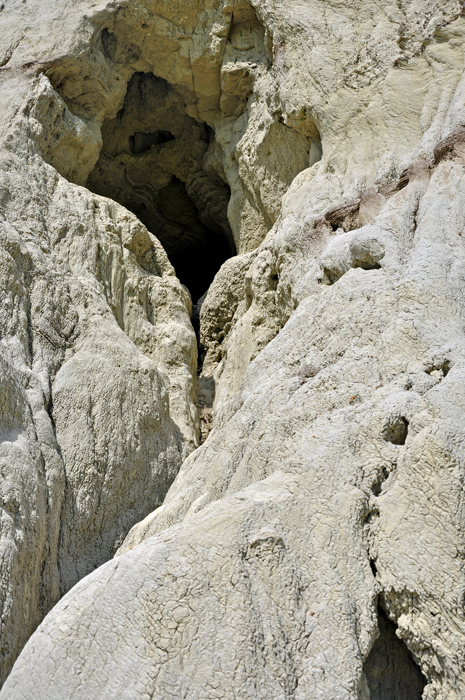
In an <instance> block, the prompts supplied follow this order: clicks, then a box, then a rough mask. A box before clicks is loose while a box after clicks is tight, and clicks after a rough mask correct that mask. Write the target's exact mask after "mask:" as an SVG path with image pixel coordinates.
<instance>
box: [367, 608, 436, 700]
mask: <svg viewBox="0 0 465 700" xmlns="http://www.w3.org/2000/svg"><path fill="white" fill-rule="evenodd" d="M378 626H379V637H378V639H377V640H376V642H375V643H374V645H373V649H372V650H371V651H370V654H369V655H368V658H367V659H366V661H365V663H364V665H363V672H364V674H365V680H366V685H367V686H368V688H367V687H366V685H365V688H364V692H363V691H362V695H361V697H362V698H363V700H365V699H366V700H421V698H422V695H423V689H424V687H425V685H426V680H425V678H424V676H423V674H422V673H421V671H420V669H419V667H418V666H417V664H416V663H415V661H414V660H413V657H412V655H411V653H410V652H409V650H408V649H407V647H406V646H405V644H404V642H403V641H402V640H401V639H399V637H398V636H397V635H396V629H397V628H396V625H395V624H394V623H393V622H391V621H390V620H389V619H388V617H387V615H386V613H385V612H384V610H383V609H382V608H381V607H378ZM367 691H368V694H367Z"/></svg>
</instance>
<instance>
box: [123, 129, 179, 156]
mask: <svg viewBox="0 0 465 700" xmlns="http://www.w3.org/2000/svg"><path fill="white" fill-rule="evenodd" d="M169 141H174V136H173V134H172V133H171V132H170V131H165V130H164V129H157V131H154V132H152V133H151V134H144V133H142V132H141V131H136V133H135V134H134V135H133V136H130V137H129V149H130V151H131V153H145V152H146V151H149V150H150V148H151V147H152V146H161V145H162V144H163V143H168V142H169Z"/></svg>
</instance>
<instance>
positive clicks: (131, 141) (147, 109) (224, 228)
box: [87, 73, 236, 303]
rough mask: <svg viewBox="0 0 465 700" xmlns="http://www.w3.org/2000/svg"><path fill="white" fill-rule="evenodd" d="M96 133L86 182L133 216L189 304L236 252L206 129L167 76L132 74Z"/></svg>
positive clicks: (211, 137) (224, 186) (226, 200)
mask: <svg viewBox="0 0 465 700" xmlns="http://www.w3.org/2000/svg"><path fill="white" fill-rule="evenodd" d="M102 137H103V146H102V151H101V154H100V157H99V160H98V163H97V165H96V166H95V168H94V170H93V172H92V173H91V174H90V175H89V178H88V181H87V186H88V187H89V189H90V190H92V191H94V192H96V193H97V194H101V195H104V196H106V197H110V198H111V199H114V200H115V201H117V202H119V203H120V204H122V205H123V206H125V207H126V208H127V209H129V210H130V211H132V212H133V213H134V214H136V216H137V217H138V218H139V219H140V220H141V221H142V223H143V224H145V226H147V228H148V229H149V231H151V233H153V234H154V235H155V236H156V237H157V238H158V240H159V241H160V243H161V244H162V245H163V247H164V249H165V251H166V253H167V255H168V257H169V259H170V261H171V263H172V265H173V267H174V269H175V271H176V274H177V276H178V278H179V280H180V281H181V282H182V283H183V284H184V285H185V286H186V287H187V288H188V289H189V291H190V293H191V297H192V301H193V302H194V303H195V302H196V301H198V299H199V298H200V297H201V296H202V295H203V294H204V293H205V292H206V291H207V289H208V288H209V286H210V284H211V283H212V281H213V278H214V276H215V274H216V273H217V272H218V270H219V268H220V267H221V265H222V264H223V263H224V262H225V260H227V259H228V258H229V257H231V256H232V255H235V254H236V248H235V244H234V239H233V235H232V232H231V228H230V226H229V222H228V217H227V208H228V203H229V199H230V190H229V187H228V185H227V183H225V182H224V179H222V177H221V174H219V173H218V171H217V170H215V168H214V166H212V165H211V164H210V161H211V162H215V159H214V158H211V159H209V155H210V154H211V152H212V150H214V147H215V144H214V133H213V131H212V129H210V128H209V127H208V126H207V125H206V124H203V123H199V122H197V121H196V120H195V119H193V118H192V117H190V116H189V115H188V114H187V113H186V111H185V103H184V100H183V97H182V95H180V94H179V93H178V92H177V91H176V90H175V89H174V88H173V87H172V86H171V85H170V84H169V83H168V82H167V81H165V80H163V79H162V78H158V77H156V76H155V75H153V73H135V74H134V75H133V76H132V78H131V79H130V81H129V83H128V87H127V93H126V97H125V101H124V105H123V107H122V109H121V110H120V111H119V112H118V114H117V115H116V117H115V118H114V119H111V120H107V121H106V122H104V124H103V126H102ZM223 178H224V176H223Z"/></svg>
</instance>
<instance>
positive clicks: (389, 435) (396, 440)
mask: <svg viewBox="0 0 465 700" xmlns="http://www.w3.org/2000/svg"><path fill="white" fill-rule="evenodd" d="M408 426H409V423H408V420H407V419H406V418H404V416H396V417H395V418H394V419H391V420H390V421H389V422H388V423H387V424H386V426H385V427H384V429H383V437H384V439H385V440H386V441H387V442H391V443H392V444H393V445H405V441H406V440H407V435H408Z"/></svg>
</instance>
